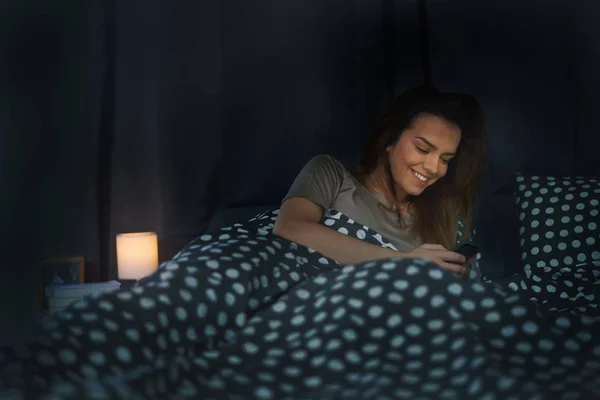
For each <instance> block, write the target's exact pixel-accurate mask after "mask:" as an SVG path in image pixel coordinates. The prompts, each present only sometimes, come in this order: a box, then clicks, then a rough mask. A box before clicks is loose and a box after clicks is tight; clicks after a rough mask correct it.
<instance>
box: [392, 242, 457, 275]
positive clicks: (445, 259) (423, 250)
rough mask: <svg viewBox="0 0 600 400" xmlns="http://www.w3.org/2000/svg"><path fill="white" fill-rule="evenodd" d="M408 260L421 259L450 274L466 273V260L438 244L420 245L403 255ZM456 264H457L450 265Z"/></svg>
mask: <svg viewBox="0 0 600 400" xmlns="http://www.w3.org/2000/svg"><path fill="white" fill-rule="evenodd" d="M404 254H405V255H406V257H409V258H423V259H425V260H429V261H433V262H434V263H436V264H437V265H439V266H440V267H442V268H444V269H447V270H449V271H452V272H458V273H462V274H464V273H465V272H466V263H467V260H466V259H465V257H464V256H463V255H462V254H458V253H455V252H453V251H449V250H448V249H446V248H445V247H444V246H442V245H439V244H427V243H426V244H422V245H421V246H419V247H417V248H415V249H414V250H412V251H409V252H408V253H404ZM452 262H456V263H458V264H460V265H457V264H452Z"/></svg>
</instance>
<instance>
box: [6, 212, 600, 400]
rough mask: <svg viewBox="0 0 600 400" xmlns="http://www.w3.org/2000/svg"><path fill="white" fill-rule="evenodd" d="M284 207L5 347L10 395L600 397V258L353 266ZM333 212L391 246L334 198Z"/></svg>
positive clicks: (193, 246)
mask: <svg viewBox="0 0 600 400" xmlns="http://www.w3.org/2000/svg"><path fill="white" fill-rule="evenodd" d="M276 214H277V211H274V212H272V213H271V212H269V213H265V214H263V215H259V216H257V217H256V218H254V219H253V220H251V221H249V222H246V223H240V224H236V225H234V226H232V227H228V228H224V229H222V230H220V231H218V232H214V233H211V234H206V235H203V236H201V237H199V238H197V239H196V240H194V241H193V242H191V243H190V244H189V245H188V246H186V247H185V248H184V249H183V250H182V251H181V252H180V253H179V254H177V255H176V256H175V257H174V258H173V259H172V260H170V261H169V262H166V263H164V264H163V265H161V267H160V268H159V270H158V271H157V272H156V273H154V274H152V275H151V276H149V277H147V278H145V279H144V280H142V281H140V282H139V283H138V285H137V286H135V287H133V288H122V289H119V290H118V291H115V292H112V293H108V294H104V295H101V296H98V297H94V298H86V299H83V300H81V301H79V302H77V303H75V304H73V305H71V306H70V307H69V308H68V309H67V310H66V311H64V312H61V313H60V314H57V315H55V316H54V317H53V318H52V319H50V320H48V321H46V323H45V324H44V325H42V326H41V327H40V329H39V334H38V335H37V339H36V340H35V341H33V342H32V343H29V344H27V345H21V346H15V347H11V348H5V349H2V350H1V351H0V398H2V399H30V398H31V399H42V398H43V399H190V398H191V399H311V400H315V399H502V400H504V399H560V398H564V399H597V398H600V379H599V377H600V315H599V313H598V308H597V298H596V294H597V293H598V288H599V287H600V286H599V284H600V279H599V275H600V274H599V273H598V270H597V269H594V268H593V266H591V265H590V266H579V267H578V268H577V269H575V268H574V269H569V268H562V269H560V268H559V269H553V270H552V271H551V272H548V274H547V275H543V274H536V275H532V274H523V275H520V274H519V275H515V276H513V277H510V278H508V279H505V280H503V281H497V282H488V281H486V280H485V279H481V277H480V276H479V273H478V269H477V268H473V269H472V271H471V279H469V280H463V279H461V278H460V277H459V276H458V275H457V274H454V273H451V272H448V271H445V270H443V269H441V268H439V267H437V266H436V265H434V264H432V263H429V262H426V261H423V260H418V259H386V260H381V261H377V262H368V263H362V264H358V265H353V266H346V267H342V266H340V265H338V264H337V263H335V262H334V261H333V260H331V259H328V258H327V257H324V256H323V255H321V254H319V253H318V252H316V251H314V250H311V249H308V248H305V247H303V246H300V245H298V244H296V243H293V242H290V241H287V240H285V239H283V238H280V237H278V236H275V235H273V234H272V232H271V229H272V222H273V219H274V218H275V217H276ZM323 223H324V224H325V225H327V226H329V227H330V228H332V229H336V230H337V231H339V232H341V233H344V234H348V235H352V236H355V237H357V238H359V239H361V240H366V241H369V242H372V243H376V244H379V245H381V246H391V245H390V244H389V243H388V242H387V241H386V240H385V238H383V237H382V236H381V235H379V234H378V233H377V232H375V231H373V230H372V229H370V228H369V227H366V226H362V225H360V224H358V223H356V222H355V221H352V220H351V219H349V218H348V217H346V216H345V215H343V214H341V213H339V212H336V211H334V210H331V211H330V212H329V213H328V214H327V215H326V218H325V219H324V221H323Z"/></svg>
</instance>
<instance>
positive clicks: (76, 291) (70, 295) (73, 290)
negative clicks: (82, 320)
mask: <svg viewBox="0 0 600 400" xmlns="http://www.w3.org/2000/svg"><path fill="white" fill-rule="evenodd" d="M119 287H121V283H120V282H118V281H109V282H98V283H78V284H70V285H50V286H46V290H45V292H46V300H47V307H48V313H49V314H54V313H55V312H57V311H60V310H62V309H63V308H65V307H66V306H68V305H69V304H71V303H73V302H75V301H77V300H80V299H81V298H83V297H86V296H90V295H94V294H100V293H104V292H111V291H113V290H116V289H118V288H119Z"/></svg>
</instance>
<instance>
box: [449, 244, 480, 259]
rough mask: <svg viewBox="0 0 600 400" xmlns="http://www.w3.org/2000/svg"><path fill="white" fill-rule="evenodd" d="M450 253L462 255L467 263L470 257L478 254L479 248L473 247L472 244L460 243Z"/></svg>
mask: <svg viewBox="0 0 600 400" xmlns="http://www.w3.org/2000/svg"><path fill="white" fill-rule="evenodd" d="M452 251H453V252H455V253H458V254H462V255H463V256H464V257H465V258H466V259H467V261H468V260H469V259H471V257H473V256H475V255H476V254H477V253H478V252H479V246H477V245H474V244H473V243H462V244H460V245H458V246H457V247H456V248H454V250H452Z"/></svg>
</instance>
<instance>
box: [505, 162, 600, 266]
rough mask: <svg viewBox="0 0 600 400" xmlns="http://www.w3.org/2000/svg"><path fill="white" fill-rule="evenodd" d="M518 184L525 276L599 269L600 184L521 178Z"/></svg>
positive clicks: (588, 180)
mask: <svg viewBox="0 0 600 400" xmlns="http://www.w3.org/2000/svg"><path fill="white" fill-rule="evenodd" d="M516 180H517V190H516V193H515V195H516V202H517V207H518V212H519V221H520V239H521V242H520V244H521V250H522V254H521V259H522V260H523V267H524V269H525V271H527V270H530V269H538V270H544V271H545V272H550V271H553V270H554V271H555V270H556V269H560V268H571V267H575V266H587V265H599V263H600V227H599V226H598V225H599V224H600V217H599V216H598V213H599V210H600V205H599V204H600V182H599V179H598V178H585V177H554V176H527V175H524V174H517V178H516Z"/></svg>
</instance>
